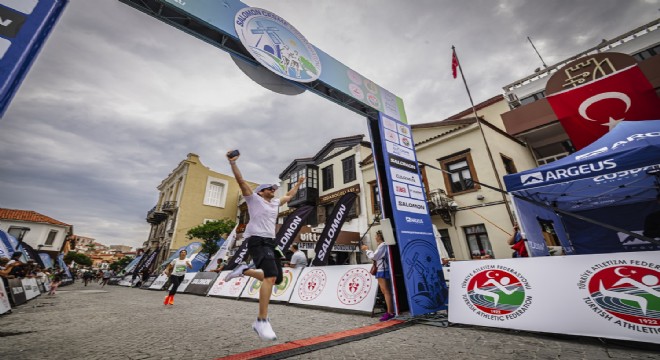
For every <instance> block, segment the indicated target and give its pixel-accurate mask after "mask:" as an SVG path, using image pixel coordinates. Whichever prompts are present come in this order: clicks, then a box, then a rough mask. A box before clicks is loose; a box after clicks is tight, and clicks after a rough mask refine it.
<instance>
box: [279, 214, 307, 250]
mask: <svg viewBox="0 0 660 360" xmlns="http://www.w3.org/2000/svg"><path fill="white" fill-rule="evenodd" d="M312 210H314V207H313V206H311V205H305V206H301V207H299V208H298V209H296V211H294V212H293V213H292V214H290V215H289V216H288V217H287V218H286V220H285V221H284V224H282V227H280V230H279V231H278V232H277V235H275V240H276V241H277V245H278V246H279V247H280V249H282V251H287V250H288V249H289V246H291V244H292V243H293V239H295V238H296V236H297V235H298V232H300V229H301V228H302V226H303V225H305V219H307V216H309V214H310V213H311V212H312Z"/></svg>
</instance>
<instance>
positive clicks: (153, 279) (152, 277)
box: [140, 275, 157, 289]
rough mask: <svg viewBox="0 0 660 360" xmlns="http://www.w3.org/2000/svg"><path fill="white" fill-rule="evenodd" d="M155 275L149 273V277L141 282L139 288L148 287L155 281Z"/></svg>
mask: <svg viewBox="0 0 660 360" xmlns="http://www.w3.org/2000/svg"><path fill="white" fill-rule="evenodd" d="M156 278H157V276H156V275H151V276H149V279H147V281H144V282H142V286H140V289H149V288H150V287H151V285H152V284H153V283H154V281H156Z"/></svg>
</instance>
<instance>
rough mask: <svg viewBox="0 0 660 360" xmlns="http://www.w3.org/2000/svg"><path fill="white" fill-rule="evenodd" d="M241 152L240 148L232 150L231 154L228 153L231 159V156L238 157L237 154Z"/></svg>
mask: <svg viewBox="0 0 660 360" xmlns="http://www.w3.org/2000/svg"><path fill="white" fill-rule="evenodd" d="M240 154H241V153H240V152H238V149H236V150H233V151H232V152H230V153H229V154H227V157H228V158H230V159H231V158H235V157H237V156H238V155H240Z"/></svg>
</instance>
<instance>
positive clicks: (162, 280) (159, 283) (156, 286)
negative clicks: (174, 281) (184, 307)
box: [149, 274, 169, 290]
mask: <svg viewBox="0 0 660 360" xmlns="http://www.w3.org/2000/svg"><path fill="white" fill-rule="evenodd" d="M167 280H169V277H168V276H167V275H163V274H160V275H158V277H157V278H156V280H154V282H153V283H152V284H151V286H149V290H163V287H164V286H165V284H166V283H167Z"/></svg>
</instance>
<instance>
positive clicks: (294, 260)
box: [289, 244, 307, 269]
mask: <svg viewBox="0 0 660 360" xmlns="http://www.w3.org/2000/svg"><path fill="white" fill-rule="evenodd" d="M291 250H293V255H291V261H289V266H290V267H292V268H294V269H295V268H299V269H302V268H304V267H305V266H307V256H306V255H305V253H304V252H302V251H300V250H299V249H298V244H293V245H291Z"/></svg>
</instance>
